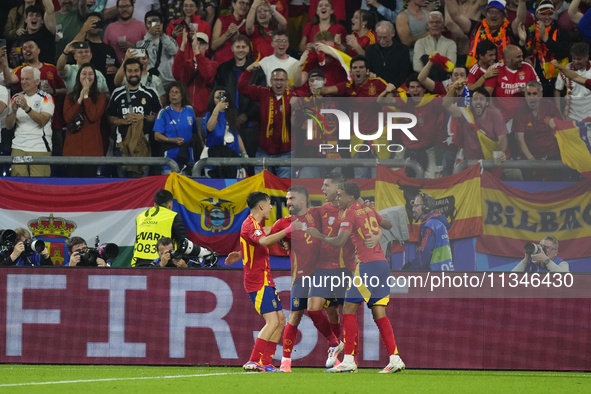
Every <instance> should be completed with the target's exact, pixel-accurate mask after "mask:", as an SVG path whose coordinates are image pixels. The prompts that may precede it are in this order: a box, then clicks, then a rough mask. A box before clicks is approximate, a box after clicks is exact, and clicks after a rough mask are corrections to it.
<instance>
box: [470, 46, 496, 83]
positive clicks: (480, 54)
mask: <svg viewBox="0 0 591 394" xmlns="http://www.w3.org/2000/svg"><path fill="white" fill-rule="evenodd" d="M476 58H477V59H478V63H476V64H474V65H473V66H472V67H471V68H470V71H469V72H468V81H467V82H466V86H467V87H468V89H469V90H470V91H473V90H476V88H479V87H481V86H483V85H484V83H485V82H486V81H487V80H489V79H491V78H492V77H494V76H496V75H497V74H498V73H499V70H498V69H497V68H496V67H494V66H493V65H494V64H495V62H496V59H497V46H496V45H495V44H494V43H493V42H492V41H489V40H482V41H480V42H479V43H478V45H477V46H476Z"/></svg>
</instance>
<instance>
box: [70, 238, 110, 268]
mask: <svg viewBox="0 0 591 394" xmlns="http://www.w3.org/2000/svg"><path fill="white" fill-rule="evenodd" d="M78 253H79V254H80V262H79V263H78V265H79V266H82V267H96V266H97V265H98V264H97V262H96V259H98V258H99V257H100V258H101V259H103V260H105V261H108V260H112V259H115V258H117V256H119V246H117V245H116V244H110V243H104V244H101V243H100V239H99V237H98V236H97V237H96V239H95V245H94V248H88V247H86V248H83V249H80V250H79V251H78Z"/></svg>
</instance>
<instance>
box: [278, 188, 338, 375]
mask: <svg viewBox="0 0 591 394" xmlns="http://www.w3.org/2000/svg"><path fill="white" fill-rule="evenodd" d="M286 198H287V207H288V209H289V213H290V216H288V217H285V218H282V219H279V220H278V221H277V222H275V224H274V225H273V229H272V231H271V233H272V234H273V233H276V232H279V231H281V230H283V229H285V228H286V227H289V226H291V224H292V222H293V221H294V219H295V220H297V221H298V222H300V223H302V226H303V229H307V228H309V227H316V228H322V227H321V225H322V224H321V222H320V216H319V213H320V211H318V210H317V209H308V190H307V189H306V188H305V187H303V186H292V187H290V188H289V189H287V196H286ZM284 241H285V242H287V243H288V244H289V254H290V260H291V276H292V281H291V294H290V313H289V322H288V323H287V325H286V326H285V331H284V333H283V358H282V359H281V368H280V369H281V371H282V372H291V353H292V350H293V347H294V345H295V342H296V336H297V333H298V326H299V324H300V321H301V320H302V316H303V315H304V312H305V311H306V308H307V307H308V292H309V291H310V282H309V281H305V280H304V277H308V278H309V277H310V276H311V275H312V274H313V273H314V269H315V268H316V264H317V263H318V257H319V253H320V245H321V242H320V241H319V240H317V239H316V238H313V237H311V236H310V235H308V234H305V233H304V232H303V231H296V232H293V233H291V234H289V235H288V236H286V237H285V238H284ZM320 313H322V312H320ZM327 331H328V334H329V335H332V342H333V345H334V346H336V345H338V340H337V338H335V337H334V335H333V334H332V331H331V330H330V326H328V324H327Z"/></svg>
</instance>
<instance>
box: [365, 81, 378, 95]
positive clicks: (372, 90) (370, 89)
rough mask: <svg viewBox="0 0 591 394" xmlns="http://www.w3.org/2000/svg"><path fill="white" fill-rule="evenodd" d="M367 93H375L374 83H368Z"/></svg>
mask: <svg viewBox="0 0 591 394" xmlns="http://www.w3.org/2000/svg"><path fill="white" fill-rule="evenodd" d="M367 93H368V94H369V95H370V96H375V94H376V85H373V84H372V85H369V89H368V90H367Z"/></svg>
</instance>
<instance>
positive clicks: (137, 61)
mask: <svg viewBox="0 0 591 394" xmlns="http://www.w3.org/2000/svg"><path fill="white" fill-rule="evenodd" d="M146 53H148V51H146ZM131 64H139V66H140V71H144V65H143V64H142V62H140V59H138V58H137V57H130V58H129V59H127V60H126V61H124V62H123V72H127V67H128V66H130V65H131Z"/></svg>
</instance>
